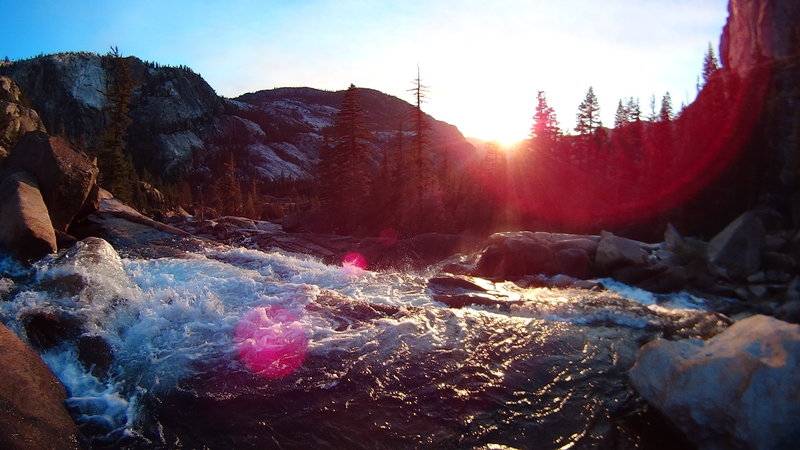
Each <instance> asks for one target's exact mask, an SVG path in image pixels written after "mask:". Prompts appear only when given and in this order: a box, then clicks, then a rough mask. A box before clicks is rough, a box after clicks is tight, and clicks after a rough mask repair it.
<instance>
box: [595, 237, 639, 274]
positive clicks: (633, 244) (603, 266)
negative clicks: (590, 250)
mask: <svg viewBox="0 0 800 450" xmlns="http://www.w3.org/2000/svg"><path fill="white" fill-rule="evenodd" d="M646 246H647V244H644V243H642V242H639V241H634V240H632V239H627V238H623V237H620V236H614V235H613V234H611V233H603V235H602V238H601V239H600V243H599V244H598V246H597V255H596V256H595V264H597V267H598V269H599V270H600V271H601V272H603V273H609V272H611V271H612V270H614V269H616V268H618V267H622V266H645V265H647V262H648V255H649V253H648V252H647V250H646V249H645V248H646Z"/></svg>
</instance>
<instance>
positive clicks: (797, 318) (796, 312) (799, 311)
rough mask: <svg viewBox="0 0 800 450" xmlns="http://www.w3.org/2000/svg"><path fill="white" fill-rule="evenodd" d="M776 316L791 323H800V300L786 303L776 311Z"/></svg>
mask: <svg viewBox="0 0 800 450" xmlns="http://www.w3.org/2000/svg"><path fill="white" fill-rule="evenodd" d="M775 317H776V318H778V319H781V320H783V321H785V322H789V323H797V324H800V300H792V301H789V302H786V303H784V304H783V305H781V306H780V307H779V308H778V309H777V310H776V311H775Z"/></svg>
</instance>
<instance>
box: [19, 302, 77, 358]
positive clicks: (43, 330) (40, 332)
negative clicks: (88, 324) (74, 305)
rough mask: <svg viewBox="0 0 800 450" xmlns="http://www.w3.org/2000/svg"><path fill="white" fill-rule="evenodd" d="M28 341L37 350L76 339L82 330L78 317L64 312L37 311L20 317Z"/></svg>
mask: <svg viewBox="0 0 800 450" xmlns="http://www.w3.org/2000/svg"><path fill="white" fill-rule="evenodd" d="M22 323H23V326H24V328H25V335H26V336H27V337H28V342H30V343H31V345H32V346H33V347H35V348H36V349H38V350H47V349H50V348H53V347H55V346H57V345H59V344H61V343H63V342H67V341H71V340H74V339H76V338H77V337H78V336H80V334H81V333H82V332H83V325H82V322H81V320H80V319H78V318H77V317H75V316H71V315H69V314H66V313H58V314H56V313H54V312H50V311H37V312H33V313H29V314H26V315H25V316H24V317H22Z"/></svg>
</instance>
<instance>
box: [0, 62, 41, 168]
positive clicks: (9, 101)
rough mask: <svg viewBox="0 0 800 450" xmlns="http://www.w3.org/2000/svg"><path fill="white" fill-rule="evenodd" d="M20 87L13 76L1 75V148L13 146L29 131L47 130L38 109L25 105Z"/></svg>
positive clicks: (6, 148) (6, 149)
mask: <svg viewBox="0 0 800 450" xmlns="http://www.w3.org/2000/svg"><path fill="white" fill-rule="evenodd" d="M21 95H22V94H21V93H20V90H19V87H18V86H17V85H16V83H14V81H13V80H11V78H8V77H4V76H0V148H4V149H5V150H4V152H7V151H8V149H10V148H12V147H13V146H14V144H16V143H17V141H18V140H19V138H20V137H21V136H22V135H24V134H25V133H27V132H29V131H45V128H44V124H42V120H41V119H40V118H39V114H37V113H36V111H34V110H32V109H30V108H27V107H25V106H23V105H22V104H21V103H22V102H21V100H20V97H21Z"/></svg>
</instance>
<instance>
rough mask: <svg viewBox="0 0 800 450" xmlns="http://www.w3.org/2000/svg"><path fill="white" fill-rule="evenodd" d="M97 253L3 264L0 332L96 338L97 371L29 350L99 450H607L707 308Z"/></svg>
mask: <svg viewBox="0 0 800 450" xmlns="http://www.w3.org/2000/svg"><path fill="white" fill-rule="evenodd" d="M90 255H95V256H92V257H90V258H87V257H77V258H70V257H69V256H65V255H61V256H59V257H58V258H56V257H51V258H47V259H45V260H43V261H40V262H38V263H36V264H35V265H34V267H33V270H30V271H29V270H27V268H24V267H23V266H20V265H19V264H16V263H14V262H13V261H12V260H10V259H9V258H7V257H4V258H2V259H1V260H0V270H2V273H3V274H4V277H3V280H6V281H5V283H6V284H9V283H10V285H9V287H8V289H7V291H8V297H9V298H7V299H6V301H4V302H0V318H1V319H2V321H3V322H4V323H5V324H7V326H9V328H11V329H12V330H13V331H15V332H16V333H17V334H18V335H20V336H21V337H23V338H25V336H26V332H25V326H24V324H25V321H26V318H27V317H30V316H31V315H32V314H36V313H40V312H42V311H47V312H51V313H57V314H65V315H69V316H70V317H75V318H77V319H78V320H79V321H80V322H81V323H82V333H83V334H84V335H87V334H88V335H91V336H97V337H100V338H102V339H103V340H104V341H105V342H107V343H108V345H109V347H110V349H111V350H112V354H113V359H112V361H111V363H110V366H109V368H108V371H107V375H105V376H103V375H94V374H92V373H91V370H89V368H86V367H84V364H82V363H81V362H80V361H79V354H78V350H77V349H76V345H75V344H74V342H64V343H62V344H60V345H56V346H54V347H52V348H49V349H46V350H45V351H44V352H43V354H42V356H43V359H44V360H45V362H46V363H47V364H48V365H49V366H50V367H51V368H52V370H53V371H54V373H55V374H56V375H57V376H58V377H59V379H60V380H61V381H62V382H63V383H64V385H65V386H66V388H67V390H68V392H69V398H68V399H67V406H68V407H69V409H70V412H71V413H72V414H73V417H74V418H75V420H76V422H77V423H78V424H79V426H80V427H81V431H82V433H83V434H84V435H85V436H86V438H87V441H88V442H89V444H90V445H91V446H93V447H105V446H108V447H117V446H125V447H132V448H149V447H188V448H194V447H197V446H208V447H210V448H225V447H230V446H237V447H251V448H263V447H276V448H300V447H305V446H308V445H311V446H322V447H342V446H347V447H370V448H393V447H397V446H404V447H430V448H434V447H454V446H455V447H480V446H487V445H497V446H508V447H517V448H568V447H570V446H574V445H578V446H580V447H586V446H597V445H600V446H606V444H609V443H611V442H612V441H613V440H614V439H621V438H619V437H613V436H618V435H619V434H620V433H622V432H620V431H619V430H618V429H619V428H620V427H622V428H624V427H625V426H626V425H625V423H626V422H625V420H626V419H624V418H623V419H620V417H623V416H625V414H630V408H632V406H631V403H632V402H633V403H635V402H636V401H637V400H636V397H635V395H634V393H633V392H632V391H631V389H630V387H629V386H628V383H627V375H626V372H627V369H628V368H629V367H630V366H631V365H632V363H633V360H634V357H635V351H636V349H637V348H638V345H639V344H640V343H641V342H642V341H643V340H645V339H650V338H652V337H654V336H656V335H659V333H662V331H661V330H662V329H663V328H664V324H665V323H667V322H669V323H670V324H672V325H674V326H675V327H678V326H679V325H675V324H679V323H680V322H681V321H684V322H685V321H687V320H689V321H690V322H691V321H692V320H694V319H692V317H696V316H697V314H700V313H701V312H702V310H703V304H702V301H701V300H700V299H696V298H694V297H691V296H687V295H685V294H684V295H682V296H678V297H670V298H657V297H654V296H652V295H650V294H648V293H646V292H643V291H641V292H640V291H631V290H630V288H629V287H626V286H624V285H621V284H618V283H616V282H614V281H613V280H602V281H603V283H604V284H605V285H606V286H607V287H608V288H609V289H615V290H617V291H619V292H622V293H623V294H624V295H627V297H624V296H621V295H617V294H614V293H611V292H604V293H602V295H601V294H598V293H596V292H593V291H578V290H550V289H538V290H536V289H534V290H531V289H527V290H525V289H521V288H517V287H515V285H512V284H510V283H508V284H504V285H497V289H499V290H501V291H502V295H500V298H501V300H504V301H508V306H507V307H506V306H505V305H504V304H503V305H501V306H476V307H467V308H462V309H452V308H447V307H446V306H445V305H444V304H442V303H440V302H437V301H436V300H435V298H434V295H432V292H431V289H430V286H429V285H428V279H429V277H430V276H431V275H432V274H426V273H398V272H381V273H378V272H371V271H368V270H363V269H361V268H359V267H352V266H350V265H344V266H341V265H326V264H323V263H321V262H320V261H319V260H317V259H315V258H312V257H307V256H298V255H290V254H284V253H281V252H261V251H257V250H248V249H242V248H209V249H205V250H204V251H201V252H198V253H188V254H186V256H185V257H183V258H159V259H140V258H121V257H119V256H118V255H117V254H116V252H114V250H113V249H112V248H111V247H110V246H107V244H106V245H105V246H104V245H101V244H98V245H97V246H96V248H92V249H91V252H90ZM76 278H79V279H81V280H83V281H82V282H81V283H77V286H76V283H75V281H74V280H75V279H76ZM65 280H66V281H65ZM630 297H633V298H638V299H639V300H641V302H637V301H634V300H631V299H630ZM672 325H671V326H672ZM691 326H693V325H691V324H690V325H689V327H691ZM253 333H255V334H253ZM248 346H249V347H248ZM244 348H249V350H247V351H245V350H243V349H244ZM287 349H288V350H287ZM221 411H224V412H221ZM308 424H313V426H309V425H308ZM615 430H616V431H615ZM627 433H634V434H635V433H636V431H628V432H627ZM622 435H623V436H627V435H626V434H625V433H622ZM610 436H611V437H610Z"/></svg>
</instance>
